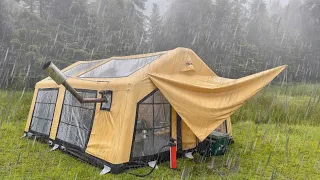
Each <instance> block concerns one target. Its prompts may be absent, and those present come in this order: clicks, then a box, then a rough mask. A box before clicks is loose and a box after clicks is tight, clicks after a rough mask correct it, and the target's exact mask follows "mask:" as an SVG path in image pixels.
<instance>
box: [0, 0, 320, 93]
mask: <svg viewBox="0 0 320 180" xmlns="http://www.w3.org/2000/svg"><path fill="white" fill-rule="evenodd" d="M279 3H280V2H279V0H273V1H264V0H201V1H199V0H172V1H171V4H170V6H169V8H168V9H167V10H166V11H165V12H164V13H161V9H160V8H159V6H158V5H157V4H153V8H152V13H151V15H146V13H144V11H145V8H146V7H145V5H146V0H1V1H0V87H1V88H5V87H10V86H19V87H25V86H29V87H32V86H33V85H34V83H35V82H36V81H38V80H40V79H42V78H44V74H43V73H42V72H41V67H42V65H43V64H44V63H45V62H47V61H53V62H54V63H55V64H57V65H58V66H59V67H61V68H63V67H66V66H68V65H70V64H72V63H74V62H76V61H78V60H93V59H103V58H108V57H111V56H120V55H131V54H138V53H149V52H157V51H165V50H170V49H174V48H176V47H187V48H191V49H193V50H194V51H195V52H196V53H197V54H198V55H199V56H200V57H201V58H202V59H203V60H204V61H205V62H206V64H207V65H208V66H209V67H210V68H212V70H213V71H215V72H216V73H217V74H218V75H220V76H224V77H229V78H238V77H242V76H245V75H248V74H252V73H255V72H258V71H262V70H265V69H268V68H271V67H275V66H278V65H281V64H288V65H289V67H288V69H287V70H286V72H285V73H284V75H285V79H284V80H285V81H296V82H310V81H312V82H315V81H319V74H318V72H319V64H320V51H319V50H320V1H319V0H304V1H303V2H302V1H301V0H290V1H289V4H288V5H286V6H284V7H282V6H280V4H279Z"/></svg>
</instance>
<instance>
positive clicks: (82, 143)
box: [57, 89, 97, 149]
mask: <svg viewBox="0 0 320 180" xmlns="http://www.w3.org/2000/svg"><path fill="white" fill-rule="evenodd" d="M77 92H78V93H79V94H80V95H81V96H82V97H84V98H96V97H97V91H94V90H81V89H80V90H79V89H77ZM95 106H96V104H95V103H83V104H81V103H80V102H79V101H78V100H77V99H76V98H75V97H73V96H72V94H70V92H69V91H66V94H65V97H64V100H63V106H62V112H61V117H60V122H59V127H58V132H57V139H59V140H61V141H63V142H66V143H69V144H71V145H73V146H76V147H79V148H80V149H85V147H86V145H87V142H88V139H89V135H90V132H91V127H92V123H93V119H94V113H95Z"/></svg>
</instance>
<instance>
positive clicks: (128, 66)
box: [80, 55, 160, 78]
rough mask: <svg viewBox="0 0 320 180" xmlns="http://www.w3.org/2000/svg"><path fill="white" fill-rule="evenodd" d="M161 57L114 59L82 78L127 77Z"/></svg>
mask: <svg viewBox="0 0 320 180" xmlns="http://www.w3.org/2000/svg"><path fill="white" fill-rule="evenodd" d="M159 57H160V55H156V56H149V57H142V58H136V59H112V60H110V61H108V62H106V63H105V64H103V65H101V66H99V67H96V68H94V69H92V70H91V71H88V72H86V73H85V74H83V75H81V76H80V77H84V78H116V77H126V76H129V75H130V74H132V73H134V72H136V71H137V70H139V69H140V68H142V67H144V66H145V65H147V64H149V63H151V62H152V61H154V60H156V59H158V58H159Z"/></svg>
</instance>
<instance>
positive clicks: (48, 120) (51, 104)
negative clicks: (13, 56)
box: [30, 89, 58, 136]
mask: <svg viewBox="0 0 320 180" xmlns="http://www.w3.org/2000/svg"><path fill="white" fill-rule="evenodd" d="M57 96H58V89H39V91H38V94H37V98H36V103H35V105H34V110H33V114H32V120H31V125H30V131H31V132H36V133H38V134H42V135H45V136H48V135H49V133H50V128H51V124H52V119H53V114H54V110H55V106H56V101H57Z"/></svg>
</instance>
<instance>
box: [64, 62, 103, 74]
mask: <svg viewBox="0 0 320 180" xmlns="http://www.w3.org/2000/svg"><path fill="white" fill-rule="evenodd" d="M101 62H102V61H94V62H84V63H81V64H78V65H76V66H75V67H73V68H71V69H69V70H67V71H65V72H63V74H64V75H66V76H69V77H70V76H74V75H76V74H79V73H81V72H82V71H85V70H87V69H90V68H93V67H94V66H96V65H98V64H99V63H101Z"/></svg>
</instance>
